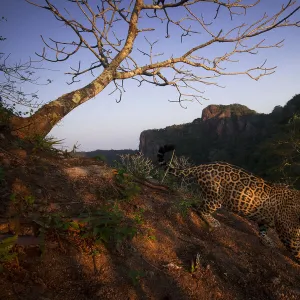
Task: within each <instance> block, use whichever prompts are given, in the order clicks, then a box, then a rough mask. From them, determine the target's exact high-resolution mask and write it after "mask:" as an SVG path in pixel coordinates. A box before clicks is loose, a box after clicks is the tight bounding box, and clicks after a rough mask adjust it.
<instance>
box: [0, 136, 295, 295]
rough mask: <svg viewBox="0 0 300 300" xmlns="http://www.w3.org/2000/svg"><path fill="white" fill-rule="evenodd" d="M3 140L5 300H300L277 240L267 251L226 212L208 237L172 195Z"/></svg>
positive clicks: (96, 164)
mask: <svg viewBox="0 0 300 300" xmlns="http://www.w3.org/2000/svg"><path fill="white" fill-rule="evenodd" d="M0 139H1V146H0V272H1V275H0V287H1V288H0V299H5V300H18V299H26V300H47V299H51V300H61V299H64V300H74V299H78V300H98V299H99V300H100V299H101V300H102V299H112V300H123V299H124V300H125V299H126V300H127V299H128V300H142V299H150V300H163V299H164V300H167V299H168V300H193V299H194V300H233V299H234V300H245V299H247V300H273V299H276V300H296V299H300V289H299V286H300V267H299V265H297V264H296V263H295V262H294V261H293V259H292V257H291V255H290V253H289V252H287V251H286V250H285V248H284V247H283V246H282V244H281V243H280V242H279V240H278V237H277V236H276V234H275V232H274V231H272V230H271V232H270V237H271V238H272V240H273V241H274V242H275V244H276V246H275V248H274V249H270V248H268V247H267V246H264V245H263V244H262V243H261V242H260V240H259V237H258V231H257V225H255V224H254V223H251V222H249V221H246V220H244V219H243V218H241V217H237V216H234V215H233V214H231V213H228V212H226V211H219V212H217V213H216V214H215V217H216V218H217V219H218V220H219V221H220V222H221V225H222V227H221V228H217V229H215V230H212V231H210V230H208V228H207V226H206V225H205V224H204V222H203V221H202V220H201V219H200V218H199V216H198V215H197V214H196V213H195V212H194V211H192V210H191V209H189V206H188V202H186V200H184V199H183V198H181V197H179V196H178V193H175V192H174V191H173V190H171V189H167V190H166V189H163V188H162V187H163V186H160V187H161V188H160V189H159V188H158V187H157V186H154V185H153V184H149V183H148V184H146V183H147V182H146V181H144V182H143V181H139V182H136V181H134V178H131V177H128V176H125V174H123V173H122V172H119V171H118V170H113V169H111V168H109V167H108V166H107V165H106V164H105V163H103V162H100V161H99V160H96V159H91V158H70V157H64V156H59V155H58V154H57V153H56V152H53V150H52V149H48V150H47V149H46V147H45V146H46V145H47V144H44V146H43V147H42V148H41V147H40V145H41V144H40V143H39V144H28V143H25V142H24V141H21V140H17V139H15V138H13V137H10V136H8V135H7V134H6V133H2V132H0ZM116 171H117V173H116ZM127 175H128V174H127ZM192 262H193V263H192Z"/></svg>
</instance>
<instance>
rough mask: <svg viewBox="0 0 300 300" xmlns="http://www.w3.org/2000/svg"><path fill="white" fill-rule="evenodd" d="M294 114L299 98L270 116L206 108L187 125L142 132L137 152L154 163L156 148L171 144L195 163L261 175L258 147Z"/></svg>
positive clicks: (234, 107)
mask: <svg viewBox="0 0 300 300" xmlns="http://www.w3.org/2000/svg"><path fill="white" fill-rule="evenodd" d="M297 112H300V95H297V96H295V97H294V98H293V99H292V100H290V101H289V102H288V103H287V104H286V105H285V106H284V107H280V106H276V107H275V108H274V110H273V112H272V113H270V114H260V113H257V112H255V111H254V110H251V109H249V108H248V107H246V106H243V105H240V104H231V105H209V106H208V107H206V108H204V109H203V111H202V116H201V118H198V119H195V120H194V121H193V122H191V123H187V124H181V125H173V126H169V127H166V128H164V129H159V130H146V131H143V132H142V133H141V135H140V146H139V150H140V151H142V152H143V153H144V154H145V155H146V156H148V157H150V158H152V159H154V160H155V159H156V152H157V149H158V148H159V146H160V145H163V144H166V143H172V144H175V145H176V154H177V155H185V156H188V157H190V158H191V159H192V160H193V162H195V163H197V164H199V163H204V162H209V161H216V160H220V161H227V162H230V163H233V164H236V165H239V166H241V167H244V168H247V169H248V170H251V171H253V172H256V173H259V174H260V175H262V176H263V175H264V173H263V170H261V168H260V167H257V165H258V164H261V159H262V155H261V154H262V149H261V145H262V144H263V143H264V142H265V141H266V140H269V139H272V137H273V136H274V135H275V134H276V133H277V132H278V131H279V130H280V128H281V126H282V124H287V122H288V120H289V119H290V118H291V117H292V116H293V115H294V114H295V113H297ZM264 159H265V158H264Z"/></svg>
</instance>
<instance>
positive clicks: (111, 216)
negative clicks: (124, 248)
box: [80, 210, 136, 243]
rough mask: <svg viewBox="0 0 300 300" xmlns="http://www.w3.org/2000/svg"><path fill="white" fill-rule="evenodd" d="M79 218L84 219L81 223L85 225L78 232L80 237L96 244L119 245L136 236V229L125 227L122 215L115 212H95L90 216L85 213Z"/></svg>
mask: <svg viewBox="0 0 300 300" xmlns="http://www.w3.org/2000/svg"><path fill="white" fill-rule="evenodd" d="M81 217H84V219H83V220H82V223H83V224H86V226H84V227H83V228H82V229H81V231H80V235H81V237H82V238H92V239H93V240H94V241H95V242H96V243H108V242H109V241H115V242H117V243H119V242H122V241H123V240H124V239H125V238H133V237H134V235H135V234H136V229H135V228H133V227H131V226H127V225H125V224H124V223H123V221H124V220H123V216H122V214H121V213H120V212H119V211H116V210H114V211H109V210H101V211H96V212H94V213H93V214H92V215H91V214H89V213H85V214H82V215H81Z"/></svg>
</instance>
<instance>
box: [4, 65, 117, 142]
mask: <svg viewBox="0 0 300 300" xmlns="http://www.w3.org/2000/svg"><path fill="white" fill-rule="evenodd" d="M113 73H114V71H113V70H111V69H110V70H104V71H103V73H102V74H101V75H100V76H99V77H97V78H96V79H95V80H94V81H92V82H91V83H89V84H88V85H86V86H85V87H83V88H81V89H78V90H75V91H72V92H70V93H68V94H65V95H62V96H60V97H59V98H57V99H56V100H54V101H51V102H50V103H48V104H45V105H43V106H42V107H41V108H40V109H39V110H37V111H36V113H34V114H33V115H32V116H30V117H28V118H22V117H19V116H15V115H13V116H11V117H10V118H9V120H8V126H9V128H10V131H11V133H12V134H13V135H16V136H18V137H19V138H22V139H25V138H32V137H34V136H37V135H38V136H42V137H45V136H46V135H47V134H48V133H49V132H50V131H51V129H52V128H53V127H54V126H55V125H56V124H57V123H58V122H59V121H61V120H62V119H63V118H64V117H65V116H66V115H67V114H68V113H70V112H71V111H72V110H73V109H74V108H76V107H77V106H79V105H81V104H83V103H84V102H86V101H88V100H90V99H91V98H93V97H95V96H96V95H98V94H99V93H100V92H101V91H102V90H103V89H104V88H105V87H106V86H107V85H108V84H109V83H110V82H111V81H112V80H113V79H114V76H113Z"/></svg>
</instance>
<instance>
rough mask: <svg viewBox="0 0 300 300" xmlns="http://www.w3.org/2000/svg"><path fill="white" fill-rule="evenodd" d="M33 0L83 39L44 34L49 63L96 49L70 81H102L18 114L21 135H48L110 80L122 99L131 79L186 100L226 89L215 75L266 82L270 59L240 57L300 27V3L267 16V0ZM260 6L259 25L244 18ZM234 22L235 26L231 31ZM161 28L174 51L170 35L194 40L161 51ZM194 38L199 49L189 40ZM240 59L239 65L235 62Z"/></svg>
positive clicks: (45, 56) (14, 125) (14, 127)
mask: <svg viewBox="0 0 300 300" xmlns="http://www.w3.org/2000/svg"><path fill="white" fill-rule="evenodd" d="M25 1H27V2H28V3H30V4H32V5H35V6H36V7H39V8H41V9H45V10H47V11H48V12H49V13H51V14H53V15H54V16H55V18H56V19H57V20H58V21H59V22H62V24H64V25H65V26H66V28H67V29H70V30H72V32H73V34H74V37H75V39H74V40H69V41H58V40H55V39H51V38H50V39H49V40H46V39H45V38H44V37H42V39H43V41H44V43H45V48H44V49H43V51H42V52H41V53H39V54H38V55H39V56H40V57H41V58H43V59H44V60H46V61H51V62H61V61H66V60H68V59H69V58H71V57H72V56H74V55H76V54H78V53H79V52H80V51H89V53H90V54H92V56H93V58H94V60H93V62H92V63H91V64H89V65H87V61H88V60H86V61H79V62H78V66H76V67H72V68H71V70H70V72H68V74H69V75H70V76H71V81H70V84H72V83H74V82H76V81H79V80H80V76H82V75H84V74H86V73H88V72H91V73H92V74H93V75H94V76H95V79H94V80H93V81H91V82H90V83H89V84H88V85H86V86H84V87H83V88H80V89H78V90H74V91H73V92H70V93H68V94H65V95H62V96H61V97H59V98H57V99H56V100H54V101H52V102H50V103H48V104H46V105H44V106H43V107H41V108H40V109H39V110H38V111H37V112H36V113H35V114H34V115H32V116H31V117H29V118H19V117H13V118H12V119H11V127H12V130H13V131H15V133H16V134H18V135H19V136H31V135H35V134H38V135H42V136H44V135H46V134H47V133H48V132H49V131H50V130H51V129H52V128H53V126H54V125H55V124H57V122H59V121H60V120H61V119H62V118H63V117H64V116H65V115H67V114H68V113H69V112H71V111H72V110H73V109H74V108H76V107H77V106H79V105H81V104H83V103H84V102H86V101H88V100H89V99H91V98H93V97H95V96H96V95H98V94H99V93H100V92H101V91H102V90H103V89H104V88H105V87H107V86H108V85H109V84H110V83H112V84H113V85H114V87H115V91H114V92H115V93H118V97H117V101H120V100H121V98H122V93H123V91H124V80H125V79H133V80H136V81H137V85H138V86H141V85H142V84H146V83H147V84H153V85H155V86H171V87H173V88H174V89H175V90H176V91H177V92H178V98H177V99H173V100H171V101H178V102H179V103H180V104H181V103H182V101H185V100H197V101H199V100H201V98H203V93H202V90H201V84H204V85H216V86H218V82H216V81H215V80H216V79H217V78H218V77H221V76H228V75H247V76H249V77H250V78H251V79H254V80H258V79H260V78H261V77H263V76H266V75H270V74H272V73H273V72H274V70H275V67H272V66H271V67H268V66H267V65H266V62H265V61H264V62H262V63H261V64H260V65H258V66H253V67H251V68H248V69H238V68H239V67H240V65H239V64H238V61H239V60H238V59H237V58H239V57H243V55H244V56H245V55H247V54H256V53H258V51H259V50H261V49H266V48H274V47H280V46H281V45H282V41H278V42H277V43H274V44H267V43H266V41H265V37H264V36H265V35H267V33H268V32H269V31H271V30H275V29H278V28H282V27H291V26H297V27H299V26H300V23H299V21H297V20H295V16H296V13H297V12H298V11H299V10H300V6H299V2H298V1H297V0H290V1H284V0H283V1H282V5H281V6H280V7H278V10H277V11H276V12H275V13H273V14H272V15H269V14H267V12H266V13H262V14H261V12H260V11H259V10H258V9H257V8H259V5H260V1H259V0H253V1H252V2H251V1H246V0H245V1H243V0H226V1H225V0H224V1H220V0H157V1H152V0H128V1H121V0H98V1H93V0H65V1H60V2H59V4H58V5H60V8H57V7H56V6H54V4H53V1H51V0H43V1H42V0H41V1H38V0H36V1H34V0H25ZM41 2H42V3H43V4H41ZM61 5H65V6H64V7H62V6H61ZM272 5H273V4H272ZM274 5H275V4H274ZM71 6H73V8H72V7H71ZM75 8H76V9H77V10H78V11H79V12H80V14H81V17H78V12H76V16H77V17H74V16H73V15H72V14H74V9H75ZM273 8H274V6H273V7H272V9H273ZM204 9H205V11H206V12H209V13H206V14H205V16H203V15H202V14H201V12H202V11H203V10H204ZM255 9H256V10H257V11H258V13H257V14H260V15H257V19H256V20H255V21H252V22H251V24H247V23H246V22H244V21H246V20H247V15H246V12H248V11H250V10H255ZM209 18H210V19H209ZM149 24H150V26H149ZM230 24H233V25H232V27H231V28H229V29H228V26H230ZM143 26H149V27H146V28H144V27H143ZM124 30H125V31H126V34H124ZM153 31H154V32H155V33H157V35H159V34H160V35H161V32H162V31H164V32H165V34H164V37H165V38H166V39H165V40H164V41H163V43H164V45H165V48H166V49H168V43H169V41H170V39H177V43H178V45H180V49H184V46H185V45H187V46H186V49H184V50H182V53H180V54H179V55H173V54H172V51H169V53H159V52H157V51H156V49H157V48H156V47H157V45H158V41H157V40H152V38H151V37H153V36H154V34H153ZM138 36H140V37H142V38H144V41H145V43H144V48H139V47H140V43H138V42H137V38H138ZM191 36H192V37H193V40H192V41H193V46H192V47H191V46H188V45H189V43H187V42H186V39H187V38H189V37H191ZM212 46H219V47H218V49H219V52H220V50H224V52H223V53H222V54H221V55H215V56H213V57H210V56H204V55H203V53H204V52H205V51H203V50H205V49H206V48H209V47H212ZM46 49H48V52H49V53H50V56H49V55H48V54H49V53H48V52H47V51H46ZM213 49H215V48H213ZM216 49H217V48H216ZM206 52H207V51H206ZM85 53H86V52H85ZM210 53H211V52H210ZM51 54H52V55H51ZM212 54H213V53H212ZM141 57H142V58H143V59H141ZM145 58H146V59H145ZM234 63H236V66H237V69H234V67H231V66H234ZM231 68H232V69H231Z"/></svg>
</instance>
